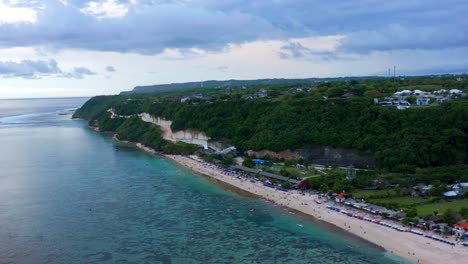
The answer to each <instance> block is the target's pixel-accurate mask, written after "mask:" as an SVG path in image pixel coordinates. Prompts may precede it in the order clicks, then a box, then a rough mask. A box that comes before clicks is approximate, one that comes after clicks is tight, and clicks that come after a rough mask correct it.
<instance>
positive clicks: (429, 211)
mask: <svg viewBox="0 0 468 264" xmlns="http://www.w3.org/2000/svg"><path fill="white" fill-rule="evenodd" d="M464 207H465V208H467V207H468V199H462V200H455V201H451V202H437V203H430V204H423V205H418V206H416V208H417V210H418V215H419V216H426V215H433V214H434V212H438V214H443V213H444V212H445V211H446V210H447V209H452V210H454V211H460V210H461V209H462V208H464ZM467 216H468V215H467ZM467 216H465V217H467Z"/></svg>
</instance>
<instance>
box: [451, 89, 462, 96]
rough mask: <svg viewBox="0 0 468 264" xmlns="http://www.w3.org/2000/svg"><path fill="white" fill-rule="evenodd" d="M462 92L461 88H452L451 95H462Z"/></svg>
mask: <svg viewBox="0 0 468 264" xmlns="http://www.w3.org/2000/svg"><path fill="white" fill-rule="evenodd" d="M462 93H463V91H461V90H458V89H450V94H451V95H460V94H462Z"/></svg>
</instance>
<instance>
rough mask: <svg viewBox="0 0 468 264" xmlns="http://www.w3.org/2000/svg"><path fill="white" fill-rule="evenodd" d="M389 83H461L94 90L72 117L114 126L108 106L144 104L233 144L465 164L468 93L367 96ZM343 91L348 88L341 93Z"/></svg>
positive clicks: (176, 124) (392, 166)
mask: <svg viewBox="0 0 468 264" xmlns="http://www.w3.org/2000/svg"><path fill="white" fill-rule="evenodd" d="M395 85H397V87H398V86H400V87H409V86H411V85H413V86H414V87H413V89H416V88H417V87H418V86H419V87H432V88H433V89H437V88H440V87H445V86H451V87H453V86H454V85H458V87H460V86H462V87H461V88H464V86H463V85H466V84H464V82H461V83H460V82H457V81H454V80H452V79H447V80H444V79H443V78H439V79H428V80H424V79H417V80H398V81H397V83H396V84H395V80H393V82H392V80H369V81H365V82H364V81H363V82H357V81H351V82H327V83H323V84H320V85H317V87H315V89H314V90H312V91H311V92H309V93H304V92H300V93H295V94H290V93H289V91H290V87H289V86H287V87H280V86H272V87H267V88H268V89H269V91H276V93H271V96H269V97H268V98H261V99H255V100H247V99H244V98H243V97H242V92H244V91H243V90H239V92H237V93H236V91H234V92H233V91H229V93H228V94H226V93H225V92H220V93H219V94H218V95H216V94H214V95H212V96H211V97H210V98H209V100H198V101H193V102H188V103H181V102H180V100H174V98H173V96H174V95H173V94H171V96H172V97H170V99H171V100H167V99H168V98H166V97H164V95H157V96H140V97H126V96H112V97H95V98H92V99H91V100H90V101H88V102H87V103H86V104H85V105H84V106H83V107H82V108H81V109H80V110H79V111H77V112H76V114H75V117H81V118H86V119H90V120H91V121H93V120H98V121H99V122H98V123H99V125H100V126H103V127H107V129H108V130H117V129H118V127H119V124H118V123H116V121H115V120H109V119H110V118H109V115H108V113H106V112H105V110H107V109H108V108H110V107H112V108H114V109H115V111H116V112H117V113H118V114H121V115H131V114H138V113H142V112H148V113H150V114H152V115H154V116H159V117H164V118H166V119H170V120H172V121H173V124H172V129H173V130H182V129H187V128H191V129H196V130H200V131H204V132H205V133H207V135H208V136H210V137H212V138H213V139H216V140H222V141H227V142H229V143H231V144H233V145H235V146H236V147H237V148H238V149H239V150H241V151H246V150H250V149H252V150H272V151H281V150H286V149H300V148H305V147H307V146H310V145H316V144H318V145H327V146H333V147H345V148H355V149H360V150H370V151H372V153H373V154H374V156H375V158H376V160H377V164H378V166H379V167H381V168H386V169H389V170H400V169H402V168H405V167H408V166H410V167H429V166H445V165H454V164H466V163H467V162H468V100H466V99H461V100H454V101H449V102H445V103H443V104H441V105H432V106H427V107H413V108H409V109H406V110H397V109H396V108H389V107H382V106H381V105H376V104H374V101H373V98H374V97H375V95H374V93H380V94H379V95H377V96H382V97H383V96H385V95H386V93H391V92H393V91H395V88H394V87H395ZM205 89H208V88H205ZM400 89H401V88H400ZM397 90H398V88H397ZM337 91H339V92H337ZM179 93H180V92H179ZM334 93H336V94H334ZM343 93H352V94H353V95H355V96H353V97H352V98H342V96H341V95H342V94H343ZM181 95H183V93H182V94H181Z"/></svg>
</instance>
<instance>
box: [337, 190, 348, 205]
mask: <svg viewBox="0 0 468 264" xmlns="http://www.w3.org/2000/svg"><path fill="white" fill-rule="evenodd" d="M345 200H346V193H345V192H341V193H340V194H338V195H337V196H335V202H337V203H343V202H344V201H345Z"/></svg>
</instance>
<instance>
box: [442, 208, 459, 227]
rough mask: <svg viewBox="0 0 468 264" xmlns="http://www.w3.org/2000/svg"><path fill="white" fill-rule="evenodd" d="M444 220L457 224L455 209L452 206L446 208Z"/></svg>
mask: <svg viewBox="0 0 468 264" xmlns="http://www.w3.org/2000/svg"><path fill="white" fill-rule="evenodd" d="M442 220H443V221H444V222H445V223H447V224H449V225H452V224H455V222H456V218H455V211H453V210H452V209H450V208H449V209H447V210H445V212H444V214H443V215H442Z"/></svg>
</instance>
